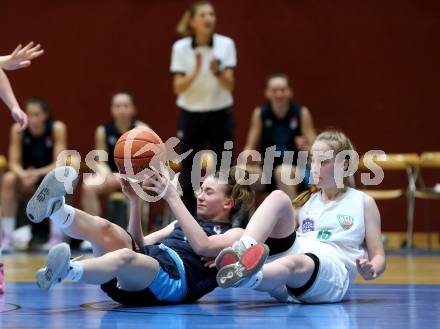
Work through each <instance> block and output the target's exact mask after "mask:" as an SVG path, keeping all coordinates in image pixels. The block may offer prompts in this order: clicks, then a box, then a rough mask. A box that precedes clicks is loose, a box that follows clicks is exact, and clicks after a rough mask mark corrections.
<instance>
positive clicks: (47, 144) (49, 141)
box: [45, 137, 53, 147]
mask: <svg viewBox="0 0 440 329" xmlns="http://www.w3.org/2000/svg"><path fill="white" fill-rule="evenodd" d="M45 144H46V147H52V146H53V142H52V138H51V137H47V138H46V140H45Z"/></svg>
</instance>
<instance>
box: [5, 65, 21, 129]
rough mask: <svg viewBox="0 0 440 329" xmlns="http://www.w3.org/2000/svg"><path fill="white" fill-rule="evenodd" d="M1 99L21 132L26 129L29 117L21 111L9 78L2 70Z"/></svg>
mask: <svg viewBox="0 0 440 329" xmlns="http://www.w3.org/2000/svg"><path fill="white" fill-rule="evenodd" d="M0 98H1V99H2V100H3V102H5V104H6V105H7V106H8V107H9V110H10V111H11V115H12V117H13V118H14V120H15V121H16V122H18V124H19V125H20V130H22V131H23V130H24V129H26V126H27V115H26V114H25V113H24V112H23V111H22V110H21V109H20V106H19V105H18V102H17V99H16V98H15V95H14V92H13V91H12V87H11V84H10V83H9V80H8V77H7V76H6V74H5V72H3V70H2V69H0Z"/></svg>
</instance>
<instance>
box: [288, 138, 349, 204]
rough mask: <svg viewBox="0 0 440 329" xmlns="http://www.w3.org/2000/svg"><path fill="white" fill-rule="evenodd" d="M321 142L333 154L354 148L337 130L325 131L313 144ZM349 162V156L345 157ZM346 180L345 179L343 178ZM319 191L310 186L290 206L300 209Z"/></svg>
mask: <svg viewBox="0 0 440 329" xmlns="http://www.w3.org/2000/svg"><path fill="white" fill-rule="evenodd" d="M317 141H323V142H326V143H327V144H328V145H329V146H330V147H331V149H332V150H333V151H334V154H335V155H336V154H338V153H339V152H341V151H346V150H350V151H354V150H355V148H354V146H353V144H352V142H351V141H350V139H349V138H348V137H347V136H346V135H345V134H344V133H343V132H342V131H339V130H333V129H331V130H325V131H323V132H322V133H320V134H319V135H318V137H316V140H315V142H317ZM346 159H347V160H349V156H348V155H347V157H346ZM345 179H347V177H345ZM318 191H319V189H318V188H317V187H316V186H312V187H311V188H310V189H309V190H307V191H305V192H303V193H301V194H299V195H298V196H297V197H296V198H295V199H294V200H293V201H292V204H293V206H294V207H295V208H301V207H302V206H303V205H304V204H305V203H306V202H307V201H308V200H309V199H310V197H311V195H312V194H313V193H316V192H318Z"/></svg>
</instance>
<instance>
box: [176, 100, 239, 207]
mask: <svg viewBox="0 0 440 329" xmlns="http://www.w3.org/2000/svg"><path fill="white" fill-rule="evenodd" d="M177 136H178V138H179V139H180V153H181V154H183V153H185V152H186V151H188V150H190V149H192V150H193V151H192V152H191V153H190V155H189V156H188V157H186V158H185V159H183V161H182V173H181V175H180V184H181V186H182V191H183V198H182V199H183V202H184V203H185V206H186V207H187V208H188V210H189V211H190V212H191V213H192V214H193V215H194V214H195V213H196V198H195V196H194V190H193V187H192V184H191V169H192V165H193V159H194V155H195V154H196V153H197V152H199V151H201V150H207V149H209V150H212V151H214V152H215V153H216V154H217V169H219V168H220V163H221V162H220V160H221V155H222V152H223V150H224V143H225V142H226V141H233V138H234V120H233V116H232V108H231V107H228V108H225V109H221V110H217V111H209V112H189V111H186V110H184V109H180V113H179V126H178V133H177Z"/></svg>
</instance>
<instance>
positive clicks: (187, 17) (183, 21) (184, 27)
mask: <svg viewBox="0 0 440 329" xmlns="http://www.w3.org/2000/svg"><path fill="white" fill-rule="evenodd" d="M204 5H210V6H211V7H213V8H214V6H213V5H212V3H211V2H210V1H197V2H195V3H193V4H192V5H191V6H189V8H188V9H187V10H185V12H184V13H183V15H182V17H181V18H180V20H179V23H177V28H176V31H177V33H178V34H180V35H181V36H183V37H188V36H192V35H194V30H193V28H192V27H191V24H190V23H191V19H192V18H193V17H194V16H195V14H196V12H197V9H199V7H201V6H204Z"/></svg>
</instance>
